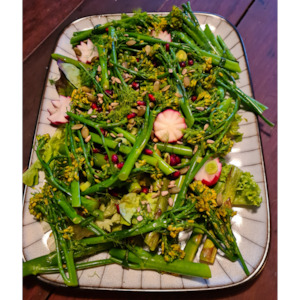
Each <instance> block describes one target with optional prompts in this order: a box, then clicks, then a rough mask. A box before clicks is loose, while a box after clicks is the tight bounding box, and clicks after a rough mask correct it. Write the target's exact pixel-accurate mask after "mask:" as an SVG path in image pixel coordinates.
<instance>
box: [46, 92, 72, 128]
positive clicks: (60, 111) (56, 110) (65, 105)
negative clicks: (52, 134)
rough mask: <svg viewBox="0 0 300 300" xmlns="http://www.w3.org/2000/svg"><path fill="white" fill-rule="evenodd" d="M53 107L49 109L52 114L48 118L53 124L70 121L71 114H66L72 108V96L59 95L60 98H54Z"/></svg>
mask: <svg viewBox="0 0 300 300" xmlns="http://www.w3.org/2000/svg"><path fill="white" fill-rule="evenodd" d="M51 102H52V105H53V107H51V108H49V109H48V112H49V114H50V116H49V117H48V118H47V119H48V120H49V121H50V122H51V124H52V125H61V124H65V123H68V122H69V121H68V119H69V116H68V115H67V114H66V112H67V111H69V110H70V103H71V97H65V96H61V95H60V96H59V100H52V101H51Z"/></svg>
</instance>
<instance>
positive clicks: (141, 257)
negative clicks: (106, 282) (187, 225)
mask: <svg viewBox="0 0 300 300" xmlns="http://www.w3.org/2000/svg"><path fill="white" fill-rule="evenodd" d="M109 254H110V255H111V259H112V260H113V261H114V262H116V263H118V264H121V265H124V266H125V267H126V266H127V267H129V268H131V269H136V270H154V271H157V272H167V273H171V274H180V275H186V276H197V277H202V278H210V277H211V272H210V269H209V267H208V265H206V264H200V263H192V262H187V261H183V260H175V261H173V262H170V263H168V262H166V261H165V260H164V258H163V257H162V256H161V255H157V254H154V255H152V254H150V253H149V252H147V251H145V250H143V249H142V248H139V247H134V248H133V249H132V250H131V251H128V250H124V249H117V248H113V249H111V250H110V251H109Z"/></svg>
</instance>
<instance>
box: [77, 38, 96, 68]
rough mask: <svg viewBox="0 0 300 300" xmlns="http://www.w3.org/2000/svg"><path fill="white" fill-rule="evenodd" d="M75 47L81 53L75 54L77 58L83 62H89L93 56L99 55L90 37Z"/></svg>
mask: <svg viewBox="0 0 300 300" xmlns="http://www.w3.org/2000/svg"><path fill="white" fill-rule="evenodd" d="M77 48H78V49H79V50H80V52H81V55H80V56H77V58H78V60H80V61H81V62H83V63H85V64H89V63H91V61H92V58H93V57H99V54H98V51H97V48H96V46H95V45H94V44H93V42H92V41H91V40H90V39H88V40H87V43H84V42H80V45H77Z"/></svg>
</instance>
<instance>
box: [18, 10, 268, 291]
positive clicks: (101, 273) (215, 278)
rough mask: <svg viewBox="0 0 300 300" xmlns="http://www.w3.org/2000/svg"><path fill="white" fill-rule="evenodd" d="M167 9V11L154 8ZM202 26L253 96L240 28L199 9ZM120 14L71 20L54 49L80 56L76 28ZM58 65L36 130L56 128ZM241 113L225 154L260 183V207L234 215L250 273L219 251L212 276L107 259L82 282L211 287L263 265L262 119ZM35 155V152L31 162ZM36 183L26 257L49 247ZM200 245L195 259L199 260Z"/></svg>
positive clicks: (57, 279)
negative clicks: (38, 215)
mask: <svg viewBox="0 0 300 300" xmlns="http://www.w3.org/2000/svg"><path fill="white" fill-rule="evenodd" d="M156 14H158V15H165V14H166V13H156ZM196 16H197V18H198V21H199V23H200V24H201V26H204V25H205V24H208V25H209V26H210V28H211V29H212V31H213V32H214V33H215V34H216V35H220V36H221V37H222V38H223V39H224V41H225V43H226V44H227V46H228V47H229V49H230V50H231V52H232V53H233V55H234V56H235V57H236V58H237V59H238V61H239V64H240V67H241V70H242V72H241V74H240V79H239V80H238V81H237V86H238V87H239V88H241V90H242V91H244V92H245V93H246V94H248V95H249V96H252V87H251V79H250V75H249V71H248V64H247V56H246V52H245V49H244V46H243V42H242V40H241V37H240V35H239V33H238V32H237V30H236V29H235V28H234V27H233V26H232V25H231V24H230V23H229V22H228V21H227V20H225V19H223V18H222V17H220V16H216V15H212V14H207V13H196ZM120 17H121V15H120V14H115V15H101V16H89V17H85V18H82V19H79V20H77V21H75V22H73V23H71V24H70V25H69V26H68V27H66V28H65V29H64V31H63V32H62V34H61V35H60V37H59V39H58V42H57V45H56V48H55V50H54V52H55V53H59V54H62V55H65V56H68V57H72V58H74V59H76V56H75V53H74V51H73V50H72V47H71V44H70V42H69V41H70V38H71V37H72V35H73V32H75V31H80V30H85V29H90V28H93V27H94V26H95V25H97V24H104V23H106V22H107V21H110V20H116V19H120ZM59 76H60V75H59V71H58V67H57V64H56V62H55V61H54V60H52V61H51V63H50V66H49V71H48V78H47V81H46V84H45V89H44V94H43V98H42V99H41V101H42V102H41V110H40V113H39V117H38V122H37V127H36V133H35V136H37V135H40V134H45V133H49V134H50V135H52V134H53V133H54V131H55V130H56V128H55V127H53V126H51V125H50V122H49V121H48V120H47V116H48V114H49V113H48V111H47V109H48V107H49V105H50V103H51V100H56V99H58V98H59V96H58V94H57V92H56V89H55V87H54V86H53V85H51V84H50V82H49V80H51V79H55V80H56V79H58V78H59ZM239 113H240V114H241V115H242V116H243V121H242V122H241V124H240V125H241V126H240V131H241V132H242V133H243V141H242V142H240V143H237V144H235V146H234V147H233V149H232V152H231V153H230V154H229V155H228V156H227V157H226V159H227V162H228V163H231V164H233V165H236V166H238V167H239V168H241V169H242V170H243V171H248V172H250V173H251V174H253V175H254V179H255V180H256V182H257V183H258V184H259V186H260V188H261V196H262V199H263V201H262V204H261V206H260V207H259V208H257V209H253V210H252V209H246V208H235V210H236V211H237V215H236V216H234V217H233V219H232V228H233V231H234V234H235V236H236V239H237V242H238V245H239V248H240V251H241V253H242V255H243V257H244V259H245V261H246V264H247V267H248V269H249V271H250V276H248V277H247V276H246V275H245V273H244V271H243V269H242V267H241V266H240V264H239V262H236V263H232V262H231V261H229V260H227V259H226V258H223V257H222V256H221V255H217V259H216V261H215V263H214V265H213V266H211V272H212V278H211V279H208V280H206V279H201V278H188V277H185V276H172V275H168V274H163V275H161V274H159V273H156V272H154V271H137V270H125V269H123V268H122V267H121V266H118V265H109V266H105V267H98V268H94V269H88V270H84V271H79V272H78V278H79V287H80V288H87V289H104V290H126V291H170V290H171V291H188V290H212V289H221V288H228V287H232V286H236V285H240V284H242V283H244V282H246V281H248V280H250V279H251V278H253V277H254V276H256V275H257V274H258V273H259V272H260V271H261V269H262V268H263V266H264V263H265V260H266V256H267V252H268V248H269V241H270V216H269V203H268V193H267V185H266V178H265V171H264V163H263V157H262V151H261V142H260V137H259V130H258V122H257V119H256V117H255V115H254V114H252V113H250V112H245V111H240V112H239ZM36 159H37V157H36V155H35V153H34V152H32V155H31V160H30V164H32V163H33V162H34V161H35V160H36ZM43 181H44V176H43V173H41V176H40V179H39V184H38V186H36V187H35V188H34V190H37V189H39V187H41V186H42V185H43ZM32 192H33V189H32V188H26V190H25V193H24V211H23V256H24V260H30V259H33V258H35V257H38V256H41V255H45V254H48V253H49V252H50V250H49V247H48V244H47V239H48V237H49V235H50V232H49V231H47V228H43V227H42V225H41V224H40V223H39V222H37V221H36V220H35V219H34V218H33V216H32V215H30V213H29V210H28V205H29V199H30V197H31V193H32ZM200 251H201V248H200V249H199V251H198V253H197V255H196V258H195V261H199V254H200ZM107 257H108V254H107V253H101V254H98V255H96V256H94V257H91V258H89V259H90V260H95V259H102V258H107ZM39 278H40V279H42V280H44V281H46V282H49V283H51V284H58V285H63V280H62V278H61V276H60V275H58V274H51V275H41V276H39Z"/></svg>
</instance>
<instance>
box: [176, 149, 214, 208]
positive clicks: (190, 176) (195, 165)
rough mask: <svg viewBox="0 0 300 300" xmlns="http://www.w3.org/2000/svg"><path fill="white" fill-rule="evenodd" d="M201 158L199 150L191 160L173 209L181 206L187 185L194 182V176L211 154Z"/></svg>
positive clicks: (200, 150)
mask: <svg viewBox="0 0 300 300" xmlns="http://www.w3.org/2000/svg"><path fill="white" fill-rule="evenodd" d="M201 156H202V149H199V150H198V151H197V152H196V153H195V154H194V156H193V158H192V159H191V164H190V168H189V170H188V172H187V173H186V175H185V178H184V181H183V183H182V189H181V190H180V192H179V193H178V197H177V200H176V202H175V205H174V207H180V206H181V205H182V203H183V202H184V199H185V195H186V193H187V191H188V187H189V184H190V183H191V182H192V181H193V180H194V178H195V175H196V174H197V173H198V171H199V170H200V169H201V167H202V166H203V165H204V164H205V162H206V161H207V160H208V159H209V158H210V156H211V154H210V153H207V154H206V155H205V156H204V157H203V158H202V157H201Z"/></svg>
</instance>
